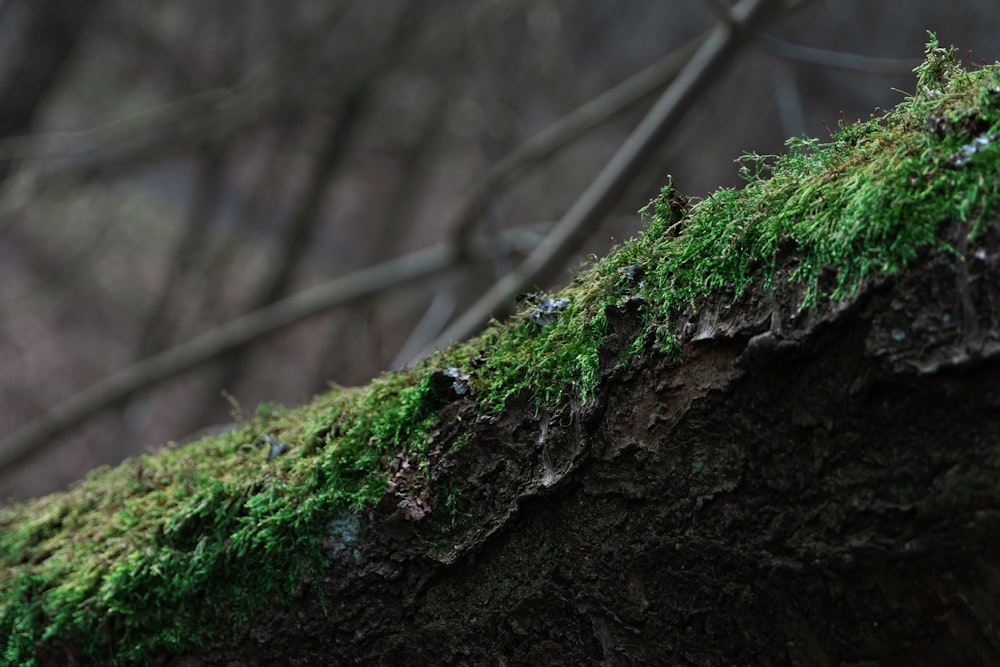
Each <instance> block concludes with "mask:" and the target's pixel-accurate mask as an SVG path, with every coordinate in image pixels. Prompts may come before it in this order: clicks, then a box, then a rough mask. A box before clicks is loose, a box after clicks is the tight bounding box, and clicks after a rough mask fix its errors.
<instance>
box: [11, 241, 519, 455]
mask: <svg viewBox="0 0 1000 667" xmlns="http://www.w3.org/2000/svg"><path fill="white" fill-rule="evenodd" d="M525 231H526V230H525V229H523V228H522V229H512V230H508V231H506V232H504V238H505V241H506V242H507V243H509V244H511V245H513V246H515V247H521V248H526V247H529V246H533V245H534V244H535V243H537V237H536V235H535V234H534V233H531V232H529V233H527V234H525ZM475 246H476V248H475V252H474V253H473V254H474V256H475V257H476V258H477V259H479V260H483V259H485V258H488V257H489V254H488V251H487V248H486V242H482V243H478V244H475ZM454 263H455V253H454V251H453V250H452V248H451V244H450V243H439V244H437V245H435V246H432V247H430V248H427V249H425V250H421V251H418V252H415V253H411V254H409V255H405V256H403V257H400V258H398V259H394V260H391V261H388V262H384V263H382V264H378V265H376V266H372V267H369V268H367V269H362V270H361V271H357V272H355V273H352V274H350V275H346V276H341V277H338V278H335V279H333V280H331V281H329V282H326V283H323V284H321V285H317V286H315V287H313V288H311V289H307V290H304V291H302V292H299V293H298V294H295V295H294V296H291V297H289V298H287V299H284V300H283V301H279V302H277V303H275V304H273V305H271V306H268V307H266V308H261V309H260V310H256V311H254V312H252V313H248V314H246V315H244V316H242V317H239V318H237V319H235V320H233V321H231V322H229V323H228V324H224V325H222V326H220V327H218V328H216V329H213V330H211V331H208V332H206V333H204V334H201V335H200V336H197V337H195V338H192V339H191V340H189V341H187V342H185V343H182V344H180V345H178V346H176V347H174V348H171V349H169V350H166V351H165V352H161V353H160V354H156V355H154V356H151V357H149V358H147V359H143V360H142V361H139V362H136V363H134V364H132V365H130V366H127V367H125V368H123V369H121V370H120V371H118V372H117V373H115V374H114V375H111V376H110V377H107V378H105V379H103V380H101V381H99V382H98V383H97V384H95V385H93V386H91V387H89V388H87V389H85V390H83V391H81V392H80V393H78V394H76V395H75V396H73V397H71V398H69V399H67V400H66V401H63V402H62V403H60V404H59V405H56V406H55V407H53V408H52V409H51V410H49V411H48V412H47V413H46V414H45V415H43V416H42V417H41V418H39V419H38V420H36V421H34V422H32V423H30V424H28V425H27V426H24V427H23V428H21V429H20V430H18V431H16V432H15V433H13V434H12V435H10V436H8V437H6V438H4V439H3V440H0V470H3V469H6V468H8V467H10V466H13V465H15V464H17V463H20V462H22V461H24V460H26V459H28V458H29V457H30V456H32V455H33V454H35V453H37V452H38V451H39V450H40V448H41V447H42V446H43V445H45V444H46V443H48V442H50V441H51V440H52V439H53V438H55V437H57V436H59V435H61V434H63V433H65V432H66V431H68V430H69V429H71V428H73V427H75V426H77V425H79V424H80V423H82V422H83V421H85V420H86V419H88V418H90V417H91V416H93V415H95V414H96V413H98V412H100V411H101V410H104V409H106V408H108V407H110V406H112V405H114V404H115V403H118V402H119V401H121V400H123V399H125V398H127V397H128V396H130V395H132V394H133V393H135V392H137V391H139V390H141V389H145V388H147V387H150V386H152V385H154V384H156V383H158V382H162V381H163V380H166V379H169V378H172V377H174V376H177V375H180V374H181V373H184V372H185V371H189V370H191V369H192V368H195V367H197V366H199V365H201V364H203V363H205V362H206V361H208V360H210V359H213V358H215V357H217V356H218V355H220V354H223V353H226V352H231V351H233V350H236V349H239V348H241V347H243V346H245V345H247V344H249V343H251V342H253V341H255V340H257V339H258V338H261V337H262V336H265V335H267V334H270V333H274V332H275V331H278V330H279V329H282V328H284V327H287V326H289V325H292V324H295V323H297V322H300V321H302V320H304V319H306V318H308V317H312V316H313V315H317V314H319V313H322V312H324V311H326V310H329V309H330V308H333V307H334V306H341V305H344V304H347V303H350V302H353V301H357V300H359V299H362V298H366V297H370V296H372V295H374V294H377V293H380V292H383V291H385V290H388V289H390V288H393V287H395V286H397V285H401V284H405V283H408V282H410V281H413V280H416V279H418V278H422V277H425V276H428V275H431V274H433V273H436V272H438V271H442V270H444V269H447V268H449V267H450V266H452V265H453V264H454Z"/></svg>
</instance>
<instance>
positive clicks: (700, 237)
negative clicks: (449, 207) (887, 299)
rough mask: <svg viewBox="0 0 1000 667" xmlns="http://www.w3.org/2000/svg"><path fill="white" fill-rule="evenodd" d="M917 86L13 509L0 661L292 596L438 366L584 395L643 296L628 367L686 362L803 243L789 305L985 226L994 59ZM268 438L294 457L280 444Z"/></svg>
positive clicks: (407, 426)
mask: <svg viewBox="0 0 1000 667" xmlns="http://www.w3.org/2000/svg"><path fill="white" fill-rule="evenodd" d="M917 82H918V89H917V91H916V92H915V94H914V95H912V96H911V97H908V98H907V99H905V100H904V101H903V102H902V103H901V104H900V105H899V106H898V107H896V108H895V109H894V110H892V111H890V112H888V113H886V114H883V115H878V116H873V117H872V118H871V119H869V120H868V121H865V122H859V123H856V124H851V125H846V124H845V125H842V126H841V127H840V128H839V130H838V131H837V132H836V133H835V134H834V135H833V136H832V137H831V139H830V141H828V142H819V141H817V140H815V139H810V138H807V137H803V138H798V139H793V140H791V141H789V142H788V151H787V152H786V153H785V154H783V155H781V156H759V155H748V156H744V158H742V159H741V160H740V162H741V164H742V168H743V169H742V173H743V176H744V178H745V180H746V184H745V186H744V187H743V188H742V189H739V190H735V189H732V190H720V191H718V192H716V193H714V194H713V195H712V196H710V197H708V198H706V199H704V200H701V201H699V202H696V203H694V204H693V205H691V206H688V204H687V203H686V202H685V201H684V200H683V198H682V197H680V196H679V195H678V194H677V193H676V192H675V191H674V190H673V189H672V188H671V187H669V186H668V187H666V188H664V190H663V191H662V192H661V194H660V196H659V197H658V198H657V199H655V200H654V201H653V202H652V203H651V204H650V205H649V206H648V207H647V208H646V209H644V211H643V213H644V216H645V221H646V232H645V233H644V234H642V235H640V236H639V237H638V238H636V239H633V240H631V241H629V242H627V243H626V244H625V245H624V246H623V247H621V248H619V249H617V250H616V251H615V252H614V253H612V254H611V255H610V256H609V257H607V258H606V259H604V260H601V261H598V262H594V263H593V264H592V266H591V267H590V268H589V269H587V270H585V271H584V272H582V273H581V275H580V277H579V278H578V279H577V280H576V281H575V282H574V284H573V285H572V286H570V287H569V288H568V289H566V290H565V291H563V292H561V293H560V294H558V295H552V296H546V295H535V296H533V297H530V298H528V299H527V300H526V301H525V303H524V304H523V306H522V309H521V311H520V312H519V313H518V314H516V315H515V316H514V317H512V318H510V319H509V320H507V321H505V322H503V323H493V324H492V325H491V326H490V327H489V328H488V329H487V330H486V331H485V332H484V333H483V334H482V335H480V336H479V337H477V338H476V339H474V340H472V341H469V342H467V343H464V344H462V345H457V346H455V347H453V348H450V349H448V350H445V351H442V352H440V353H438V354H436V355H435V356H433V357H432V358H430V359H428V360H426V361H424V362H422V363H420V364H418V365H417V366H416V367H415V368H413V369H411V370H408V371H405V372H401V373H394V374H388V375H385V376H383V377H382V378H379V379H377V380H375V381H373V382H372V383H371V384H369V385H368V386H366V387H364V388H360V389H350V390H345V389H337V390H334V391H331V392H330V393H328V394H326V395H324V396H321V397H318V398H317V399H316V400H315V401H313V402H312V403H311V404H309V405H307V406H304V407H302V408H299V409H297V410H291V411H287V410H284V409H283V408H281V407H279V406H274V405H267V406H262V407H261V408H259V409H258V410H257V411H256V413H255V414H254V416H253V417H251V418H247V419H245V420H244V422H243V423H242V424H240V426H239V427H238V428H236V429H235V430H233V431H232V432H230V433H227V434H225V435H222V436H219V437H215V438H208V439H205V440H202V441H200V442H198V443H195V444H192V445H189V446H185V447H180V448H173V449H168V450H165V451H163V452H159V453H157V454H155V455H150V456H143V457H140V458H138V459H136V460H131V461H128V462H126V463H124V464H123V465H121V466H119V467H118V468H115V469H104V470H100V471H97V472H94V473H93V474H91V475H90V476H89V477H88V478H87V479H86V480H85V481H84V482H83V483H82V484H80V486H79V487H78V488H75V489H73V490H72V491H70V492H68V493H65V494H57V495H53V496H49V497H46V498H41V499H38V500H36V501H32V502H30V503H27V504H24V505H17V506H13V507H10V508H7V509H5V510H3V511H2V512H0V567H2V570H0V655H2V658H0V661H2V662H3V663H4V664H33V661H34V659H33V654H34V648H35V644H36V642H39V641H42V640H45V639H49V638H60V639H62V640H65V641H69V642H72V643H73V644H74V645H76V646H77V647H79V648H80V649H82V650H83V651H84V653H85V654H86V655H88V656H90V657H91V658H93V659H94V660H97V661H100V662H103V663H109V664H112V663H119V664H121V663H125V662H130V661H136V662H143V661H145V660H147V659H148V658H149V656H150V655H151V654H152V652H153V651H154V650H157V649H163V648H167V649H171V650H178V651H179V650H183V649H185V648H190V647H192V646H194V645H197V644H198V643H200V642H202V641H205V640H207V639H208V637H207V636H206V634H205V633H206V632H207V629H208V628H211V627H212V626H213V624H211V623H208V622H205V615H206V614H211V613H213V611H216V610H218V609H226V610H228V612H229V613H231V614H232V615H233V621H234V623H232V624H231V625H233V626H234V627H235V626H236V623H238V622H239V621H240V620H241V619H244V618H247V617H248V616H249V614H250V613H251V610H253V609H254V608H255V607H257V606H259V605H262V604H265V603H271V602H272V601H273V600H275V599H279V600H280V599H288V598H289V596H290V595H291V593H292V591H293V590H294V588H295V586H296V585H297V584H298V583H299V582H300V581H301V579H302V577H303V576H304V575H305V573H306V572H321V571H325V569H326V567H327V564H328V562H329V561H328V558H329V556H330V555H331V554H330V553H329V549H330V546H329V544H330V541H331V540H333V541H334V542H337V541H339V543H340V547H336V546H335V547H334V550H336V549H338V548H343V546H344V545H343V543H344V541H345V540H347V541H350V540H356V539H361V537H360V536H359V533H363V527H362V526H361V524H360V523H359V522H357V521H355V520H354V519H348V518H345V517H351V515H350V514H349V512H351V511H353V510H356V509H358V508H360V507H364V506H366V505H370V504H372V503H374V502H375V501H376V500H377V499H378V498H379V497H380V496H381V494H382V493H383V492H384V490H385V488H386V485H387V483H388V480H389V473H388V470H387V466H388V463H389V461H390V460H391V459H392V458H393V457H395V456H397V455H403V456H405V457H407V458H408V460H411V461H415V462H416V464H417V465H418V466H426V465H427V463H428V452H427V444H428V442H429V441H430V440H431V438H432V437H433V435H434V433H435V432H436V431H437V430H438V428H439V427H440V426H442V425H441V424H440V423H439V421H440V411H441V408H442V407H443V406H444V405H445V404H446V403H447V402H448V400H449V397H448V396H446V395H442V389H441V382H440V377H441V376H440V374H436V373H435V370H436V369H444V368H454V369H457V372H459V373H464V374H468V375H469V376H470V378H469V380H468V386H469V388H470V389H471V396H472V397H473V398H474V399H475V400H476V401H477V403H478V405H479V407H480V410H481V411H483V412H493V413H495V412H497V411H499V410H501V409H503V407H504V406H505V405H507V404H508V403H509V402H510V400H511V399H512V397H514V396H519V395H524V396H530V397H533V400H534V401H535V402H536V404H537V405H539V406H542V405H549V406H551V405H553V404H555V403H557V402H558V401H560V400H562V399H563V398H564V397H565V396H567V395H573V396H577V397H580V398H582V399H584V400H585V399H587V398H588V397H590V396H592V395H593V393H594V391H595V390H596V389H597V388H598V386H599V384H600V382H601V380H602V375H601V367H600V354H599V351H600V348H601V345H602V344H603V343H604V342H605V341H606V340H607V336H608V334H609V332H610V330H611V327H610V324H609V322H608V312H609V307H615V306H618V307H624V306H625V305H630V306H631V307H635V308H637V310H638V313H639V315H640V316H641V318H642V321H643V323H644V326H643V328H642V331H641V332H640V334H639V335H638V336H637V337H636V338H635V339H634V340H633V341H631V344H630V345H628V346H627V349H626V350H625V352H624V354H623V355H622V357H621V359H620V360H619V363H621V364H626V363H629V360H630V359H631V358H632V357H634V356H635V355H636V354H638V353H639V351H640V350H641V349H642V347H643V345H644V344H645V343H646V342H650V341H652V342H654V343H655V344H656V345H658V346H659V348H660V350H661V351H663V352H665V353H668V354H672V355H680V353H681V348H680V346H679V344H678V338H677V335H676V332H674V331H672V330H671V328H670V326H669V321H670V316H671V314H674V313H677V312H678V311H679V310H680V309H684V308H690V307H693V306H695V305H696V304H697V303H698V300H699V299H700V298H702V297H705V296H707V295H710V294H723V295H725V296H728V297H730V298H732V299H734V300H735V299H737V298H739V296H740V295H741V294H743V293H744V292H745V291H746V290H748V289H755V288H759V287H763V288H767V287H768V286H770V285H772V284H773V282H774V281H775V280H776V279H779V278H776V276H777V275H778V274H777V270H778V268H779V266H780V265H781V263H782V262H785V261H786V260H788V258H789V257H793V258H794V259H793V260H792V261H793V262H794V264H791V265H790V266H792V267H793V268H792V271H791V274H790V277H788V279H789V280H792V281H797V282H799V283H801V284H802V285H804V286H805V289H804V294H805V296H804V299H803V301H802V303H800V304H797V307H799V308H808V307H810V306H812V305H814V304H816V303H818V302H820V301H821V300H825V299H834V300H840V299H847V298H849V297H850V296H851V295H852V294H853V292H854V290H855V289H856V288H857V286H858V285H859V282H860V281H861V280H863V279H865V278H867V277H870V276H873V275H875V274H878V273H882V272H887V273H892V272H896V271H900V270H902V269H904V268H905V267H906V266H907V265H908V264H909V263H911V262H912V261H913V260H914V259H915V258H916V256H917V252H918V250H919V249H920V248H925V247H936V248H944V249H947V248H946V245H945V244H944V242H943V241H942V240H941V238H940V237H939V235H938V232H939V228H940V225H941V223H943V222H947V221H951V222H957V223H962V224H965V225H966V226H967V229H968V234H969V237H970V238H971V239H974V238H975V236H976V234H977V233H979V232H980V231H981V228H982V226H983V223H984V221H985V219H986V217H987V216H990V215H995V214H996V212H997V206H998V203H1000V192H998V187H1000V185H998V184H1000V178H998V177H997V175H998V166H1000V148H998V146H997V141H996V140H997V138H998V135H1000V68H998V67H997V66H990V67H985V68H982V69H978V70H975V71H972V72H966V71H963V70H962V69H961V68H959V67H958V66H957V65H956V62H955V54H954V50H945V49H941V48H939V47H938V45H937V43H936V41H935V40H934V39H933V37H932V39H931V43H930V44H929V45H928V52H927V60H926V61H925V62H924V64H923V65H921V66H920V67H919V68H918V69H917ZM793 251H794V252H793ZM781 275H787V274H781ZM445 393H446V392H445ZM264 435H268V436H270V437H271V438H273V440H274V442H275V443H277V444H279V445H284V446H285V447H286V448H287V451H285V452H284V453H281V454H278V455H277V456H274V457H270V458H269V456H268V453H269V451H270V449H271V445H270V443H268V442H267V441H266V440H263V439H262V436H264ZM470 439H471V431H467V432H466V433H465V434H462V435H460V436H459V438H458V441H459V442H460V443H465V442H468V441H469V440H470ZM444 484H445V485H446V486H445V489H444V490H443V492H442V493H440V494H439V498H441V500H440V501H439V506H438V507H437V508H435V512H439V513H445V512H458V511H460V510H461V509H462V507H463V505H462V500H461V498H458V497H457V495H456V493H455V490H456V489H457V488H458V485H456V484H455V483H454V481H453V480H452V481H445V482H444ZM448 489H451V491H448ZM445 524H446V522H445ZM442 539H444V538H442ZM324 543H326V545H327V546H326V547H324Z"/></svg>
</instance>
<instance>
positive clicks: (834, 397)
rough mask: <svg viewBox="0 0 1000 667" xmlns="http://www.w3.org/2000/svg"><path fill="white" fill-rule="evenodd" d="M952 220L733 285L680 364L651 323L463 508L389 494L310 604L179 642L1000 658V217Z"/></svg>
mask: <svg viewBox="0 0 1000 667" xmlns="http://www.w3.org/2000/svg"><path fill="white" fill-rule="evenodd" d="M945 233H946V234H949V235H950V236H951V237H952V240H953V242H954V243H955V245H956V247H957V248H959V251H960V252H959V254H960V255H962V256H961V257H960V256H957V255H952V254H947V253H927V254H926V255H925V256H924V257H923V258H921V260H920V261H919V262H918V264H917V266H916V267H915V268H914V269H913V270H911V271H909V272H907V273H904V274H903V275H902V276H900V277H897V278H883V279H881V280H880V281H875V282H868V283H866V284H864V285H863V286H862V288H861V289H860V291H859V294H858V296H857V298H856V299H854V300H852V301H851V302H850V303H847V304H841V305H836V304H833V305H831V304H827V305H824V306H821V307H819V308H817V309H813V310H809V311H805V312H803V313H800V314H796V312H795V311H794V310H793V309H790V308H789V307H787V306H786V305H784V304H795V303H799V299H798V298H797V295H795V294H792V293H791V292H790V291H789V290H792V289H796V288H794V287H784V285H787V282H786V281H782V280H776V281H775V284H776V285H780V286H782V287H779V288H778V289H777V291H774V292H771V293H760V292H756V293H748V294H747V295H745V297H743V298H741V300H740V301H738V302H737V303H736V304H730V301H731V297H728V296H726V295H721V296H719V297H718V299H717V300H714V301H711V302H706V303H703V304H700V307H699V309H698V311H697V315H691V314H689V315H687V316H685V318H686V320H685V321H678V322H677V325H678V330H679V331H682V332H684V333H683V336H684V337H683V338H682V343H683V344H684V351H685V358H684V363H683V364H682V365H678V364H677V363H675V362H673V361H671V360H669V359H667V358H665V357H663V356H661V355H658V354H656V353H654V352H653V351H652V350H653V346H652V345H647V347H646V349H645V350H644V352H643V353H642V354H641V355H639V356H638V357H636V358H634V359H633V361H632V363H631V364H630V365H629V366H628V368H627V369H624V370H620V371H618V372H616V373H614V374H613V375H612V376H611V379H610V380H608V381H606V382H605V383H604V384H602V386H600V387H599V389H598V393H597V396H596V398H595V399H594V400H593V401H588V402H585V403H581V402H579V401H577V400H569V401H567V402H565V403H564V404H563V405H562V406H561V407H560V408H558V409H557V410H555V411H552V412H550V413H546V412H542V413H540V414H536V411H535V409H534V407H533V405H529V404H528V403H527V401H525V402H523V403H522V404H521V405H519V406H518V405H515V406H512V407H511V408H509V409H508V410H507V411H505V412H504V413H503V415H502V416H501V417H500V418H499V419H496V420H495V421H494V420H489V421H482V422H480V423H479V424H478V425H477V426H476V428H475V437H474V439H473V441H472V442H471V443H469V444H466V445H465V446H464V447H463V448H462V449H460V450H459V451H458V452H457V453H456V454H454V455H453V456H450V457H449V458H448V463H447V464H444V463H442V464H441V465H440V466H439V469H438V470H436V471H435V474H436V475H437V476H438V477H439V483H440V484H441V485H442V487H443V486H447V485H448V484H452V485H453V486H454V485H460V487H461V492H460V493H459V497H461V498H462V499H463V500H464V502H465V503H466V505H465V507H464V511H463V513H462V514H461V517H462V518H461V519H460V521H459V523H458V524H455V525H441V524H440V523H439V522H440V516H441V515H443V514H444V513H440V512H430V513H429V514H427V515H426V516H423V517H420V514H421V512H415V511H412V508H410V510H411V511H408V510H407V507H406V506H405V504H404V506H403V507H402V508H401V507H400V504H399V496H397V495H394V493H393V492H390V493H388V494H387V495H386V497H385V498H384V499H383V502H382V503H381V504H380V505H379V506H378V507H377V508H376V509H375V510H374V511H373V512H371V513H370V515H369V516H368V517H367V519H366V521H365V523H364V524H363V525H360V526H353V525H351V526H347V527H346V528H345V529H344V530H343V531H341V533H340V534H339V535H338V536H337V539H333V538H331V541H330V555H331V556H332V557H334V559H335V565H334V566H333V567H332V568H331V569H330V571H329V572H327V573H326V576H325V577H323V578H322V579H319V578H317V579H315V580H313V581H310V582H307V583H305V584H304V585H303V586H302V588H301V590H300V591H299V594H298V596H297V598H296V600H295V601H294V603H293V605H292V606H291V607H289V606H286V605H279V606H276V607H275V608H274V609H261V610H260V611H259V613H258V614H257V615H256V616H255V617H254V618H253V619H251V621H250V622H249V623H248V624H246V625H245V629H244V630H243V631H242V632H241V635H240V637H239V639H238V641H237V642H236V643H235V644H218V645H214V646H206V647H204V649H203V650H200V651H198V652H197V653H196V654H192V655H189V656H186V657H168V656H164V659H165V661H167V662H168V663H169V664H172V665H232V664H245V665H274V664H354V663H357V664H380V665H401V664H408V665H421V664H428V665H430V664H435V665H437V664H456V665H457V664H469V665H547V664H565V665H571V664H607V665H633V664H649V665H697V666H700V667H710V666H715V665H719V666H723V665H726V666H729V665H915V664H920V665H949V666H950V665H992V664H1000V630H998V626H997V625H996V619H997V618H1000V511H998V510H1000V502H998V496H1000V484H998V481H1000V470H998V468H1000V380H998V378H1000V360H998V354H997V353H998V350H1000V321H998V319H1000V266H998V261H1000V259H998V258H1000V247H998V245H1000V225H997V224H996V223H994V224H991V225H990V227H989V229H988V231H987V232H986V233H984V234H983V235H982V236H981V237H979V239H978V240H977V243H976V247H974V248H970V247H965V246H964V244H963V243H962V239H963V238H964V234H965V230H964V229H962V228H961V226H957V225H956V226H954V227H952V231H950V232H947V231H946V232H945ZM613 315H614V316H613V318H612V321H613V323H614V324H615V327H616V330H617V331H618V333H619V335H618V336H616V337H613V338H612V342H611V343H610V344H609V349H607V350H606V352H607V357H608V359H609V360H610V359H616V358H618V355H619V352H620V350H616V349H613V348H614V346H615V345H616V344H617V343H616V342H615V341H628V340H630V338H631V336H630V335H629V334H630V333H631V332H632V331H635V330H636V329H635V327H637V326H638V319H637V318H635V317H633V316H632V315H631V314H630V313H629V312H627V311H618V312H616V313H614V314H613ZM623 344H624V343H623ZM446 413H447V416H449V417H450V418H451V419H452V421H454V420H455V419H457V418H458V417H459V416H465V417H466V419H472V418H474V414H475V409H474V406H473V404H472V402H471V401H469V400H468V399H459V400H456V401H455V402H454V403H452V404H451V405H450V406H449V407H448V408H447V409H446ZM455 432H456V433H457V428H456V429H455ZM453 435H454V433H449V432H448V431H447V430H446V431H445V432H443V433H442V434H441V436H440V440H439V443H438V444H439V447H440V450H441V451H447V449H448V446H449V438H450V437H452V436H453ZM442 460H443V459H442ZM405 484H406V475H405V471H401V472H400V474H399V476H398V479H397V486H399V485H405ZM418 517H419V519H418ZM355 529H357V530H355ZM220 621H221V622H225V619H220ZM48 648H49V649H51V655H52V659H51V662H50V664H57V663H59V664H62V663H61V662H60V661H62V660H65V659H66V657H67V656H66V654H65V653H62V652H60V649H59V647H58V646H50V647H48Z"/></svg>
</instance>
